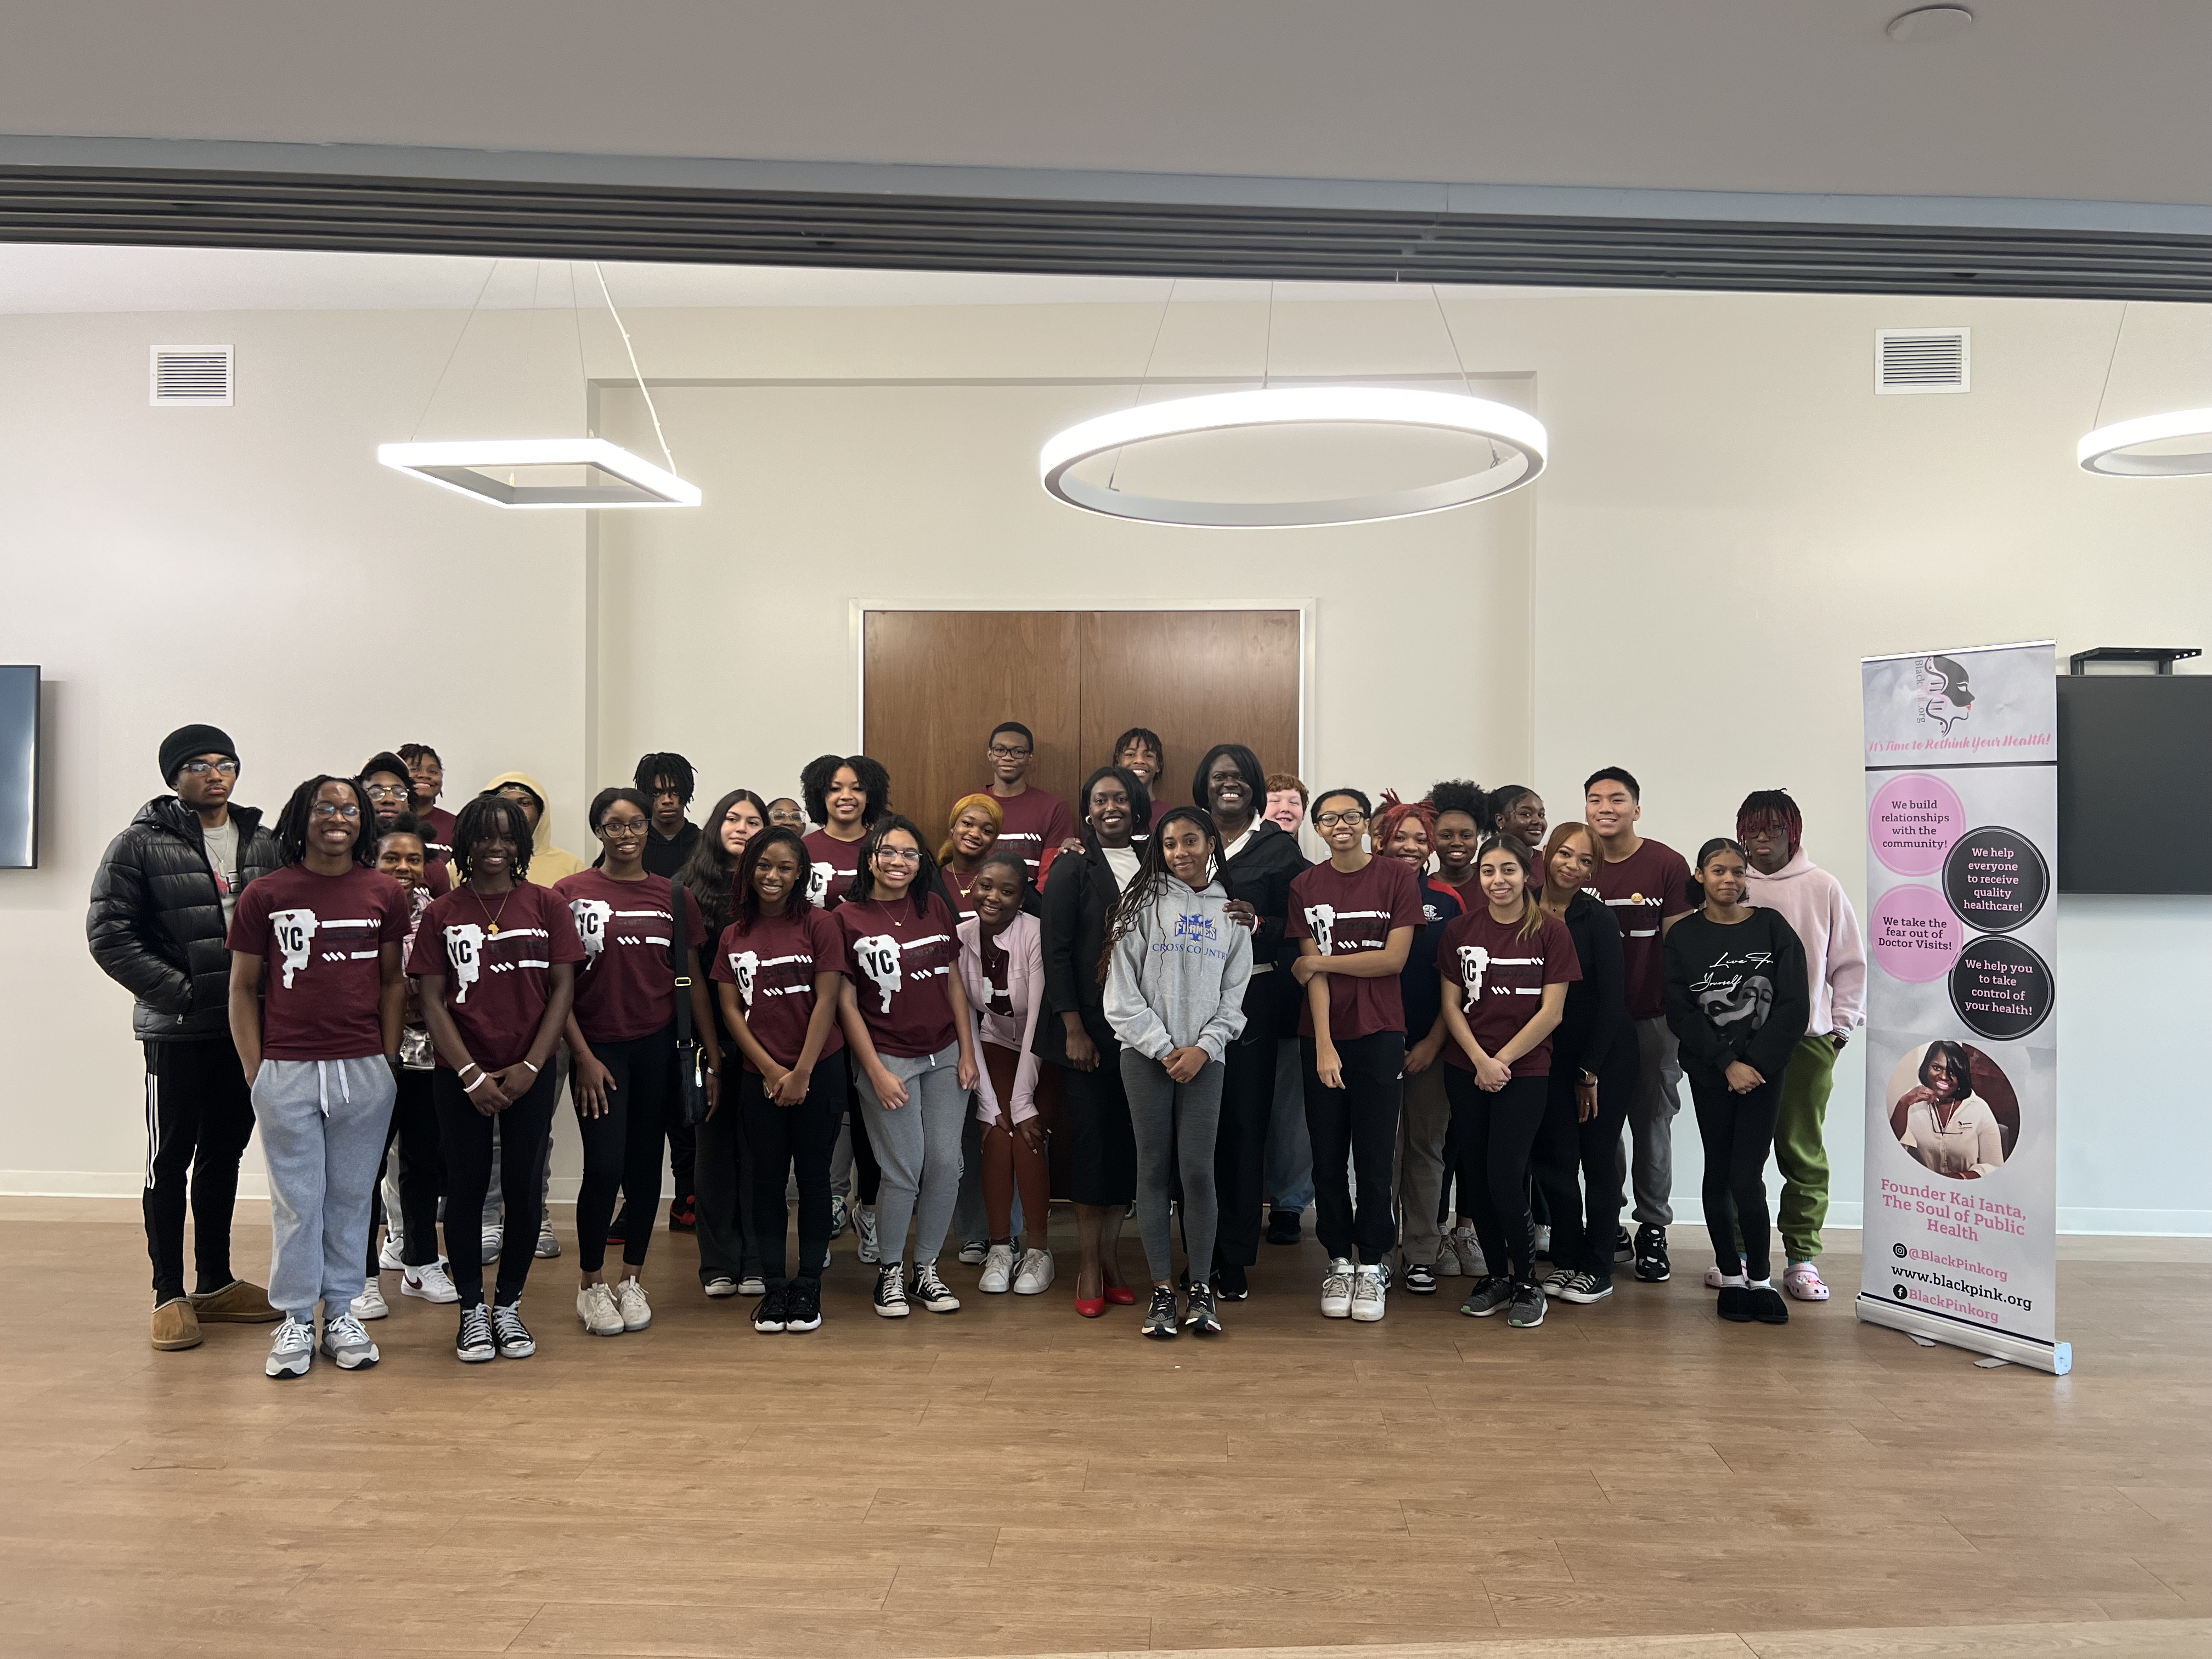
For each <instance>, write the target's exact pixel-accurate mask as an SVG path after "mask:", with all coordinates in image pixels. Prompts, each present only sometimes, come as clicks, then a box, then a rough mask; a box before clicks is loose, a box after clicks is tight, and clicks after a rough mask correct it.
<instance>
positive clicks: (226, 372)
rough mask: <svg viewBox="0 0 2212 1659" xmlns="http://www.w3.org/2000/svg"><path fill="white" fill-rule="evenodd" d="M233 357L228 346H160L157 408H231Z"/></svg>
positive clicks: (155, 367) (156, 368) (155, 388)
mask: <svg viewBox="0 0 2212 1659" xmlns="http://www.w3.org/2000/svg"><path fill="white" fill-rule="evenodd" d="M230 391H231V357H230V348H229V347H228V346H227V345H157V346H155V348H154V356H153V392H152V396H151V397H150V398H149V399H148V401H149V402H150V403H151V404H153V405H154V407H155V408H156V409H182V408H185V407H191V406H197V407H199V408H203V409H228V408H229V407H230V404H231V396H230Z"/></svg>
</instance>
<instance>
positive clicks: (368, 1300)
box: [353, 1279, 392, 1319]
mask: <svg viewBox="0 0 2212 1659" xmlns="http://www.w3.org/2000/svg"><path fill="white" fill-rule="evenodd" d="M391 1313H392V1304H390V1303H388V1302H386V1300H385V1299H384V1287H383V1286H382V1285H379V1284H378V1283H377V1282H376V1281H375V1280H374V1279H369V1280H368V1282H367V1283H365V1284H363V1285H362V1287H361V1294H360V1295H359V1296H357V1297H354V1299H353V1316H354V1317H355V1318H356V1319H385V1318H388V1317H390V1316H391Z"/></svg>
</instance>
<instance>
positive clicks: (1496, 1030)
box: [1437, 902, 1583, 1077]
mask: <svg viewBox="0 0 2212 1659" xmlns="http://www.w3.org/2000/svg"><path fill="white" fill-rule="evenodd" d="M1437 973H1438V974H1439V975H1441V976H1442V977H1443V981H1444V983H1446V984H1447V985H1456V986H1458V987H1459V988H1460V1006H1461V1008H1462V1009H1463V1010H1464V1011H1465V1012H1466V1014H1467V1024H1468V1030H1471V1031H1473V1032H1474V1040H1475V1042H1476V1043H1477V1044H1478V1045H1479V1046H1480V1048H1481V1049H1482V1052H1483V1053H1485V1054H1490V1055H1493V1056H1494V1055H1495V1054H1497V1053H1498V1050H1499V1049H1500V1048H1503V1047H1504V1046H1505V1044H1507V1043H1509V1042H1512V1041H1513V1039H1514V1038H1515V1037H1516V1036H1518V1035H1519V1034H1520V1030H1521V1028H1522V1026H1524V1025H1526V1024H1528V1022H1529V1021H1530V1020H1531V1019H1533V1018H1535V1015H1536V1011H1537V1010H1538V1009H1540V1008H1541V1007H1542V1006H1544V987H1546V986H1547V985H1565V984H1568V983H1570V982H1571V981H1575V980H1578V979H1580V978H1581V977H1582V976H1583V966H1582V960H1581V958H1580V957H1577V955H1576V954H1575V941H1574V936H1573V935H1572V934H1571V933H1568V932H1567V926H1566V924H1565V922H1563V921H1557V920H1555V919H1554V918H1553V917H1551V916H1546V917H1545V918H1544V919H1543V920H1542V921H1541V922H1539V923H1538V924H1537V926H1536V931H1535V932H1534V933H1531V934H1529V935H1528V937H1527V938H1526V939H1523V938H1522V936H1521V924H1520V923H1519V922H1517V921H1516V922H1503V921H1495V920H1493V919H1492V916H1491V914H1490V906H1489V904H1488V902H1485V903H1484V904H1483V905H1482V907H1481V908H1480V909H1476V910H1471V911H1469V912H1468V913H1467V914H1466V915H1463V916H1461V917H1460V918H1459V919H1458V920H1457V921H1452V922H1448V923H1446V924H1445V927H1444V930H1443V933H1442V934H1441V935H1440V936H1439V937H1438V938H1437ZM1444 1060H1445V1061H1446V1063H1448V1064H1449V1065H1453V1066H1458V1067H1459V1068H1460V1070H1461V1071H1462V1072H1472V1071H1473V1070H1474V1061H1473V1060H1469V1059H1468V1057H1467V1051H1466V1050H1465V1049H1464V1048H1461V1047H1460V1046H1459V1044H1457V1043H1456V1042H1446V1043H1445V1044H1444ZM1512 1072H1513V1075H1514V1076H1516V1077H1549V1076H1550V1075H1551V1074H1552V1039H1551V1036H1550V1035H1549V1034H1548V1033H1547V1035H1546V1036H1545V1038H1544V1040H1543V1041H1542V1042H1540V1043H1538V1044H1537V1045H1536V1046H1535V1047H1534V1048H1531V1049H1530V1050H1529V1051H1528V1053H1527V1054H1523V1055H1522V1056H1521V1058H1520V1059H1518V1060H1515V1061H1513V1062H1512Z"/></svg>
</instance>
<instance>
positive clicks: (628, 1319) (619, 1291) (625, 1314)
mask: <svg viewBox="0 0 2212 1659" xmlns="http://www.w3.org/2000/svg"><path fill="white" fill-rule="evenodd" d="M615 1306H617V1308H620V1309H621V1310H622V1322H623V1329H624V1330H626V1331H641V1330H643V1329H644V1328H646V1327H647V1325H650V1324H651V1323H653V1304H652V1302H651V1301H650V1300H648V1299H647V1297H646V1294H645V1286H644V1285H641V1284H639V1283H638V1282H637V1280H635V1279H623V1281H622V1282H621V1283H620V1284H619V1285H616V1286H615Z"/></svg>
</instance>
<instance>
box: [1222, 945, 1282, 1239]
mask: <svg viewBox="0 0 2212 1659" xmlns="http://www.w3.org/2000/svg"><path fill="white" fill-rule="evenodd" d="M1255 987H1256V988H1255V990H1254V991H1253V992H1251V993H1250V994H1247V995H1246V997H1245V999H1244V1021H1245V1024H1244V1034H1243V1036H1240V1037H1238V1038H1237V1041H1236V1042H1232V1043H1231V1044H1230V1045H1229V1049H1228V1052H1227V1053H1225V1054H1223V1055H1222V1057H1221V1059H1222V1079H1221V1127H1220V1130H1219V1132H1218V1133H1217V1134H1216V1135H1215V1137H1214V1141H1213V1189H1214V1193H1215V1194H1216V1195H1217V1197H1218V1199H1219V1200H1220V1204H1221V1221H1220V1225H1219V1228H1218V1231H1217V1232H1216V1233H1215V1234H1214V1241H1213V1260H1214V1262H1215V1263H1216V1264H1217V1265H1226V1266H1229V1267H1251V1266H1252V1265H1253V1264H1254V1263H1255V1262H1256V1261H1259V1259H1260V1208H1261V1199H1262V1197H1264V1196H1265V1194H1262V1193H1261V1190H1260V1189H1261V1186H1262V1185H1263V1184H1264V1176H1265V1174H1266V1170H1265V1168H1264V1166H1265V1164H1266V1163H1267V1119H1268V1116H1269V1115H1270V1114H1271V1113H1273V1110H1274V1109H1275V1028H1274V1024H1273V1021H1272V1020H1270V1019H1269V1018H1267V1011H1268V1009H1269V1008H1270V1007H1271V1006H1273V996H1274V994H1275V987H1273V985H1271V984H1269V983H1267V980H1266V979H1265V978H1262V979H1261V980H1259V981H1255Z"/></svg>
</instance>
